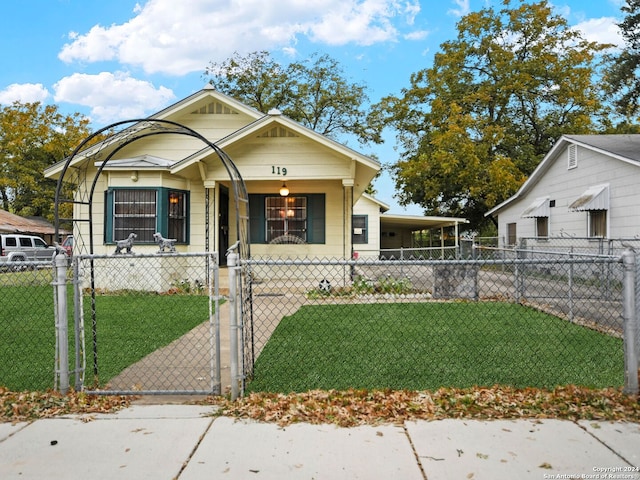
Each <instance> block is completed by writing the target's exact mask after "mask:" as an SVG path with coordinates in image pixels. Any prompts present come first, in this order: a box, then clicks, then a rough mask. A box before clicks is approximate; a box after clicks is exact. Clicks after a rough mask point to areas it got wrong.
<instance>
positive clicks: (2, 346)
mask: <svg viewBox="0 0 640 480" xmlns="http://www.w3.org/2000/svg"><path fill="white" fill-rule="evenodd" d="M52 275H53V270H52V268H51V262H45V263H32V262H24V263H21V264H20V265H19V266H17V267H13V266H12V267H9V266H6V267H3V269H2V270H0V325H1V326H2V328H1V329H0V365H1V366H0V387H6V388H8V389H10V390H13V391H22V390H47V389H51V388H53V387H54V385H55V352H56V331H55V320H54V297H53V289H52V287H51V284H52V281H53V276H52Z"/></svg>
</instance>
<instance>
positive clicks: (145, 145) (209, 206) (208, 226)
mask: <svg viewBox="0 0 640 480" xmlns="http://www.w3.org/2000/svg"><path fill="white" fill-rule="evenodd" d="M149 120H150V121H152V120H157V121H170V122H175V124H178V125H183V126H185V127H187V128H189V129H191V130H192V131H196V132H198V133H199V134H200V135H202V136H203V137H205V138H206V139H207V140H208V141H209V142H213V143H215V145H216V146H217V147H219V148H220V149H222V150H223V151H224V153H226V155H228V157H229V158H230V159H231V160H232V161H233V163H234V164H235V166H236V167H237V170H238V172H239V173H240V174H241V176H242V179H243V180H244V184H245V185H246V191H247V193H248V201H249V212H250V216H249V232H250V238H249V241H250V246H251V247H250V248H251V255H252V256H262V255H269V256H282V257H340V258H349V257H351V255H352V253H353V251H354V250H358V248H360V247H361V246H362V245H363V244H364V245H366V250H369V251H371V252H377V251H378V250H379V249H380V247H381V243H380V242H381V238H382V230H381V228H382V227H381V225H383V223H381V217H383V214H382V212H383V211H384V207H382V208H381V204H380V203H377V202H376V200H375V199H373V198H372V197H369V196H368V195H365V194H364V192H365V189H366V188H367V186H368V185H369V183H370V182H371V180H372V179H373V178H374V177H375V175H376V173H377V172H378V170H379V169H380V164H379V162H378V161H377V160H375V159H372V158H370V157H367V156H365V155H362V154H360V153H358V152H356V151H354V150H352V149H350V148H348V147H346V146H344V145H341V144H340V143H337V142H335V141H333V140H331V139H329V138H327V137H325V136H323V135H320V134H318V133H316V132H314V131H312V130H310V129H308V128H306V127H304V126H302V125H300V124H299V123H297V122H294V121H292V120H291V119H289V118H287V117H285V116H283V115H281V114H280V112H278V111H272V112H269V113H268V114H266V115H265V114H263V113H260V112H258V111H256V110H254V109H252V108H249V107H247V106H246V105H243V104H242V103H240V102H238V101H236V100H234V99H232V98H230V97H228V96H226V95H224V94H221V93H220V92H217V91H215V90H214V89H213V88H211V87H205V88H204V89H203V90H200V91H198V92H196V93H194V94H193V95H191V96H189V97H187V98H185V99H183V100H181V101H179V102H178V103H176V104H174V105H172V106H171V107H169V108H167V109H165V110H162V111H160V112H158V113H156V114H155V115H152V116H151V117H149ZM133 128H138V129H148V130H149V131H148V132H145V131H143V132H138V138H137V139H136V141H132V142H130V143H126V142H118V135H117V134H116V135H115V137H114V138H111V139H109V140H107V141H103V142H102V143H101V144H99V145H97V146H93V147H89V148H87V149H86V150H84V151H82V152H79V153H78V154H77V155H75V156H74V157H73V159H72V162H71V164H69V165H68V169H67V170H66V172H65V170H64V164H63V163H59V164H56V165H54V166H52V167H50V168H49V169H47V171H46V172H45V175H46V176H47V177H49V178H58V177H59V176H60V175H61V174H62V173H63V172H65V180H67V179H69V180H73V181H74V182H75V183H76V184H78V185H82V184H91V183H92V182H93V179H94V178H95V188H94V190H93V194H92V195H91V201H89V202H87V201H86V199H84V200H83V197H86V196H87V194H83V193H82V192H81V191H80V187H79V188H78V193H77V198H76V202H77V203H76V204H75V205H74V219H87V218H89V217H90V215H89V208H91V209H92V211H91V214H92V215H91V217H92V219H93V220H92V223H93V250H94V251H93V253H96V254H110V253H113V251H114V245H115V242H116V241H118V240H122V239H125V238H127V236H128V235H129V234H130V233H132V232H133V233H135V234H136V235H137V238H136V240H135V248H136V251H137V252H142V253H145V252H148V253H153V252H155V251H157V245H156V244H155V243H154V238H153V235H154V234H155V233H156V232H159V233H161V234H162V236H163V237H164V238H170V239H175V240H176V250H177V251H179V252H203V251H218V252H221V253H224V252H225V251H226V250H227V248H228V247H229V245H231V244H233V243H234V242H235V241H236V240H237V238H238V226H237V222H236V205H235V203H236V202H235V196H234V189H233V183H232V180H231V178H230V174H229V172H228V170H227V168H226V167H225V165H224V164H223V163H222V162H221V160H220V158H219V156H218V155H217V154H216V152H215V151H214V150H213V149H212V148H210V147H209V146H207V145H205V144H203V143H202V142H201V141H200V140H199V139H198V138H194V137H191V136H188V135H179V134H168V135H156V134H154V133H155V132H154V131H153V128H152V127H151V126H145V125H144V122H138V124H136V125H134V127H133ZM125 134H126V132H125V133H122V134H121V135H125ZM100 168H102V171H101V172H100V171H99V169H100ZM70 175H73V178H71V177H70ZM81 200H83V201H81ZM89 205H91V207H89ZM354 215H355V217H354ZM354 218H355V223H354ZM420 219H423V220H420ZM363 222H364V223H363ZM420 222H422V223H420ZM447 222H448V224H449V225H457V224H458V223H463V222H464V219H440V223H439V225H444V224H447ZM424 225H425V223H424V217H407V218H406V219H405V222H404V224H403V225H402V228H400V227H399V226H398V229H399V230H406V229H411V228H418V229H420V228H423V227H424ZM394 228H396V227H394ZM88 229H89V226H88V223H87V222H86V221H85V222H83V221H76V222H74V234H76V236H77V237H79V238H80V242H77V244H78V245H79V246H78V248H82V247H81V245H82V243H83V240H82V239H84V244H86V243H87V239H88V238H89V230H88ZM398 238H400V237H398ZM365 240H366V241H365ZM354 243H355V244H354ZM406 246H410V245H406ZM363 250H364V249H363ZM376 254H377V253H376ZM221 258H222V259H224V255H221Z"/></svg>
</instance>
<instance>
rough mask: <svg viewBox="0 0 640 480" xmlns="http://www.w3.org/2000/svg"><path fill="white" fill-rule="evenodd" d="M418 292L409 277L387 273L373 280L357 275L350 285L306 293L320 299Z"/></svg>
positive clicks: (308, 296) (315, 289) (309, 296)
mask: <svg viewBox="0 0 640 480" xmlns="http://www.w3.org/2000/svg"><path fill="white" fill-rule="evenodd" d="M410 293H416V291H415V290H414V288H413V285H412V283H411V279H409V278H407V277H403V278H399V279H398V278H394V277H392V276H391V275H386V276H383V277H380V278H378V279H377V280H372V279H369V278H366V277H363V276H361V275H357V276H356V277H355V278H354V279H353V282H352V284H351V285H350V286H348V287H340V288H329V289H323V288H314V289H312V290H310V291H308V292H307V293H306V297H307V298H309V299H316V300H317V299H320V298H329V297H357V296H359V295H385V294H389V295H407V294H410Z"/></svg>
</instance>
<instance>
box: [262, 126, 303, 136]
mask: <svg viewBox="0 0 640 480" xmlns="http://www.w3.org/2000/svg"><path fill="white" fill-rule="evenodd" d="M269 137H271V138H276V137H281V138H283V137H297V135H296V134H295V133H293V132H292V131H291V130H289V129H288V128H284V127H281V126H276V127H272V128H270V129H269V130H267V131H265V132H263V133H261V134H260V135H258V138H269Z"/></svg>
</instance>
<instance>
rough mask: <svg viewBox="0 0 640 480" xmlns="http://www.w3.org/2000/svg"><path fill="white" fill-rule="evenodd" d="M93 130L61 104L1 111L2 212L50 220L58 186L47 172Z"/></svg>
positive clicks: (10, 107) (18, 106) (20, 105)
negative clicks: (59, 108) (59, 107)
mask: <svg viewBox="0 0 640 480" xmlns="http://www.w3.org/2000/svg"><path fill="white" fill-rule="evenodd" d="M88 126H89V120H88V119H87V118H85V117H84V116H82V115H80V114H77V113H76V114H73V115H63V114H61V113H60V112H59V110H58V107H57V106H56V105H42V104H40V103H39V102H36V103H19V102H16V103H14V104H12V105H8V106H4V107H2V108H0V208H2V209H3V210H7V211H11V212H13V213H16V214H18V215H23V216H42V217H46V218H48V219H49V220H51V219H52V218H53V202H54V195H55V188H56V182H55V181H54V180H51V179H46V178H45V177H44V173H43V172H44V170H45V169H46V168H47V167H49V166H51V165H53V164H54V163H56V162H59V161H61V160H63V159H64V157H65V156H66V155H69V154H70V153H71V152H72V151H73V149H74V148H75V146H76V145H78V144H79V143H80V141H81V140H82V139H83V138H85V137H86V136H87V135H88V134H89V129H88Z"/></svg>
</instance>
